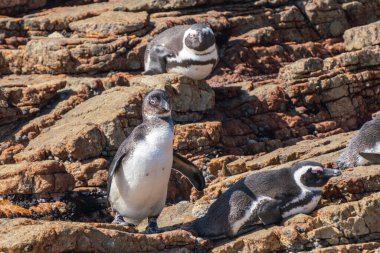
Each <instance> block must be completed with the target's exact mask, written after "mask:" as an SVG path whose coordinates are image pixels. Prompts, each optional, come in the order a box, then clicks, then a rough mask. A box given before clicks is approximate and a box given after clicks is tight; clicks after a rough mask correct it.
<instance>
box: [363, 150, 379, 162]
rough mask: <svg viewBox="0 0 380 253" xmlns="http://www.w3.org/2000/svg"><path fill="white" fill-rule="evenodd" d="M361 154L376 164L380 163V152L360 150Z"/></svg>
mask: <svg viewBox="0 0 380 253" xmlns="http://www.w3.org/2000/svg"><path fill="white" fill-rule="evenodd" d="M359 155H360V156H361V157H363V158H364V159H366V160H368V161H370V162H371V163H374V164H380V154H379V153H369V152H360V153H359Z"/></svg>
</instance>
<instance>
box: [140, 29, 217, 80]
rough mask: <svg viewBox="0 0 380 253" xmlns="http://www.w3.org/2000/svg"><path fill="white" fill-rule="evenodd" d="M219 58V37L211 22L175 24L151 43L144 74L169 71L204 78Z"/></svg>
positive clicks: (146, 56)
mask: <svg viewBox="0 0 380 253" xmlns="http://www.w3.org/2000/svg"><path fill="white" fill-rule="evenodd" d="M218 60H219V57H218V51H217V47H216V44H215V36H214V33H213V31H212V29H211V28H210V27H209V26H208V25H206V24H194V25H181V26H175V27H172V28H169V29H167V30H165V31H164V32H162V33H160V34H159V35H157V36H156V37H155V38H154V39H153V40H152V41H151V42H150V43H149V44H148V46H147V49H146V51H145V55H144V68H145V71H144V75H154V74H161V73H166V72H167V73H176V74H181V75H184V76H187V77H189V78H191V79H193V80H202V79H205V78H206V77H207V76H208V75H210V74H211V72H212V71H213V70H214V68H215V66H216V64H217V63H218Z"/></svg>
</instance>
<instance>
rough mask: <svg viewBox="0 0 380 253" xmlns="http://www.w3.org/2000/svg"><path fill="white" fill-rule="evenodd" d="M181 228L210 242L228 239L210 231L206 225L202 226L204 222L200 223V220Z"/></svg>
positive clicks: (223, 235)
mask: <svg viewBox="0 0 380 253" xmlns="http://www.w3.org/2000/svg"><path fill="white" fill-rule="evenodd" d="M181 228H182V229H183V230H186V231H189V232H190V233H192V234H193V235H194V236H197V237H202V238H204V239H208V240H212V241H214V240H221V239H225V238H229V236H227V235H225V234H218V233H215V232H212V231H210V229H209V228H208V227H207V225H206V224H204V222H203V221H202V218H200V219H197V220H195V221H193V222H191V223H188V224H184V225H183V226H182V227H181Z"/></svg>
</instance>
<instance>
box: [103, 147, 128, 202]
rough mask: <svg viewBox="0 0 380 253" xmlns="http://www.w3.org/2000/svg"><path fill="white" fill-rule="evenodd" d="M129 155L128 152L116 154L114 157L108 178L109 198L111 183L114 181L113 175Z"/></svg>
mask: <svg viewBox="0 0 380 253" xmlns="http://www.w3.org/2000/svg"><path fill="white" fill-rule="evenodd" d="M126 155H127V153H124V154H121V155H119V156H117V154H116V156H115V158H114V159H113V161H112V163H111V166H110V168H109V171H108V179H107V199H108V198H109V195H110V190H111V183H112V177H113V175H114V174H115V172H116V170H117V168H119V165H120V162H121V161H122V160H123V158H124V157H125V156H126Z"/></svg>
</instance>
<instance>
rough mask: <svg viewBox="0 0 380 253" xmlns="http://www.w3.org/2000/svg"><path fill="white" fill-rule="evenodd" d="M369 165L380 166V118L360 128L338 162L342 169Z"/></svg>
mask: <svg viewBox="0 0 380 253" xmlns="http://www.w3.org/2000/svg"><path fill="white" fill-rule="evenodd" d="M368 163H372V164H380V116H378V117H376V118H374V119H373V120H371V121H368V122H366V123H365V124H364V125H363V126H362V127H361V128H360V130H359V133H358V135H357V136H355V137H354V138H352V140H351V142H350V144H349V145H348V147H347V148H346V149H345V150H344V151H343V153H342V154H341V155H340V157H339V159H338V161H337V164H338V166H339V168H341V169H345V168H349V167H356V166H360V165H366V164H368Z"/></svg>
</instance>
